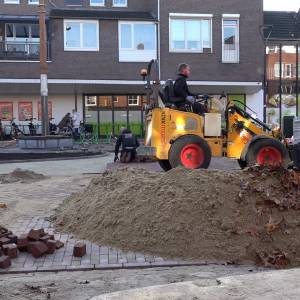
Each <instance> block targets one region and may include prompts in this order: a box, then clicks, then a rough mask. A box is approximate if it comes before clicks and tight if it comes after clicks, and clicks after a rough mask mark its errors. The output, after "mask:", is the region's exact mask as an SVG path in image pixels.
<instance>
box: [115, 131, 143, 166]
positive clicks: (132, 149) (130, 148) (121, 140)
mask: <svg viewBox="0 0 300 300" xmlns="http://www.w3.org/2000/svg"><path fill="white" fill-rule="evenodd" d="M121 146H122V150H121V156H120V161H121V163H129V162H132V161H133V160H134V159H135V158H136V149H137V148H138V147H139V146H140V143H139V141H138V139H137V137H136V136H135V135H134V134H133V133H132V132H131V131H130V130H128V129H127V128H124V127H122V128H121V135H120V136H119V137H118V139H117V143H116V147H115V159H114V161H115V162H116V161H118V160H119V150H120V147H121Z"/></svg>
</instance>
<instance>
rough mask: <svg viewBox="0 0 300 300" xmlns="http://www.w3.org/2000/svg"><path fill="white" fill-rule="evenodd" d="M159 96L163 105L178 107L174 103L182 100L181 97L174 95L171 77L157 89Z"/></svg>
mask: <svg viewBox="0 0 300 300" xmlns="http://www.w3.org/2000/svg"><path fill="white" fill-rule="evenodd" d="M159 96H160V98H161V100H162V102H163V104H164V105H165V107H167V108H172V109H179V107H178V106H177V105H176V104H177V103H180V102H182V99H181V98H179V97H175V94H174V84H173V80H172V79H168V80H167V81H166V83H165V85H164V87H163V88H162V89H160V91H159Z"/></svg>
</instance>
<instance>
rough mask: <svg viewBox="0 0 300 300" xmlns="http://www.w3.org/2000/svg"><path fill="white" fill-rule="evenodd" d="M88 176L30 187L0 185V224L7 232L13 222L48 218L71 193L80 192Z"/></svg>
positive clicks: (53, 179)
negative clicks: (24, 219) (32, 218)
mask: <svg viewBox="0 0 300 300" xmlns="http://www.w3.org/2000/svg"><path fill="white" fill-rule="evenodd" d="M90 178H91V176H74V177H50V178H47V179H45V180H42V181H38V182H32V183H25V184H24V183H12V184H0V203H5V204H6V205H7V209H0V223H1V224H2V225H4V226H7V227H8V228H9V227H10V226H12V225H13V222H14V220H16V219H18V220H21V219H23V218H26V217H33V216H48V215H49V214H50V213H51V211H52V210H53V209H54V208H56V207H57V205H58V204H60V203H61V201H62V199H64V198H65V197H67V196H69V195H70V194H71V193H73V192H76V191H79V190H81V189H82V188H84V187H85V186H86V185H87V184H88V183H89V181H90Z"/></svg>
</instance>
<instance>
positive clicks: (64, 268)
mask: <svg viewBox="0 0 300 300" xmlns="http://www.w3.org/2000/svg"><path fill="white" fill-rule="evenodd" d="M208 264H209V263H208V262H206V261H203V262H176V261H175V262H172V261H162V262H152V263H150V262H145V263H122V264H107V265H105V264H103V265H86V266H57V267H56V266H52V267H31V268H11V270H9V269H8V270H0V276H1V275H10V274H30V273H58V272H79V271H113V270H132V269H152V268H175V267H196V266H206V265H208ZM211 264H214V265H215V263H211ZM219 265H222V264H221V263H219Z"/></svg>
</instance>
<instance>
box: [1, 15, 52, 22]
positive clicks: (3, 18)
mask: <svg viewBox="0 0 300 300" xmlns="http://www.w3.org/2000/svg"><path fill="white" fill-rule="evenodd" d="M46 20H47V21H48V20H49V18H48V17H47V18H46ZM0 21H9V22H38V21H39V17H38V16H14V15H0Z"/></svg>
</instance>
